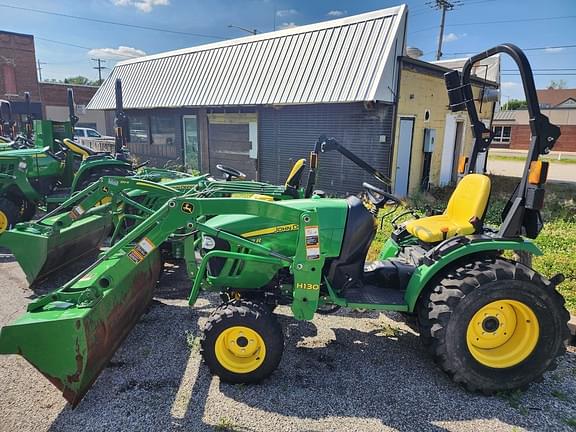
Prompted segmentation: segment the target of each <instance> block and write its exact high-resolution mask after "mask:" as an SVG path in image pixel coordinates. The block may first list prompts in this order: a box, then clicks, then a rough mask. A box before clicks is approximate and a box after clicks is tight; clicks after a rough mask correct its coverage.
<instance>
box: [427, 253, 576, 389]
mask: <svg viewBox="0 0 576 432" xmlns="http://www.w3.org/2000/svg"><path fill="white" fill-rule="evenodd" d="M423 304H427V305H428V306H427V311H425V313H426V315H427V317H428V319H427V320H424V322H423V323H421V324H422V326H423V327H424V328H422V333H423V334H426V335H430V337H431V340H430V341H431V344H430V347H429V349H430V351H431V353H432V355H433V357H434V358H435V360H436V361H437V363H438V364H439V365H440V367H441V368H442V369H443V370H444V371H445V372H447V373H448V374H449V375H450V376H451V377H452V379H453V380H454V381H456V382H457V383H460V384H462V385H464V386H465V387H466V388H467V389H468V390H470V391H481V392H483V393H485V394H493V393H495V392H500V391H509V390H515V389H523V388H526V387H527V386H528V385H529V384H530V383H531V382H533V381H535V380H538V379H540V378H541V376H542V374H543V373H544V372H545V371H546V370H548V369H553V368H554V367H555V360H556V358H557V357H558V356H561V355H562V354H563V353H564V352H565V350H566V343H567V341H568V339H569V331H568V326H567V322H568V320H569V317H570V316H569V313H568V311H567V310H566V309H565V307H564V299H563V298H562V296H561V295H560V294H559V293H558V292H557V291H556V289H555V287H554V286H553V285H552V284H551V283H550V282H549V281H547V280H546V279H544V278H543V277H542V276H540V275H539V274H538V273H536V272H534V271H533V270H531V269H530V268H528V267H525V266H524V265H522V264H520V263H515V262H510V261H506V260H504V259H486V260H480V261H477V262H474V263H470V264H467V265H465V266H464V267H460V268H458V269H456V270H455V271H453V272H451V273H450V275H449V276H447V277H446V278H445V279H443V280H441V281H440V283H439V284H438V285H437V286H436V287H435V288H434V289H433V290H432V292H431V293H430V294H429V299H428V301H425V302H423Z"/></svg>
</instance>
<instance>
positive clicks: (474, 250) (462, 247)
mask: <svg viewBox="0 0 576 432" xmlns="http://www.w3.org/2000/svg"><path fill="white" fill-rule="evenodd" d="M466 239H467V240H468V242H465V240H466ZM450 240H453V241H452V242H450V241H447V242H443V243H441V244H440V245H438V246H437V247H435V248H434V249H432V250H430V251H429V252H428V253H427V254H426V256H425V258H424V263H423V264H421V265H420V266H419V267H418V268H416V270H415V271H414V273H413V274H412V277H411V278H410V281H409V282H408V287H407V288H406V294H405V295H404V298H405V300H406V303H407V304H408V310H409V311H410V312H414V308H415V306H416V302H417V301H418V298H419V297H420V294H421V293H422V291H424V289H425V288H426V287H427V286H428V284H429V283H430V281H432V280H433V279H434V278H435V276H439V275H441V272H442V270H444V269H446V268H450V267H451V266H450V264H452V263H454V262H455V261H465V258H466V257H472V256H473V255H479V254H482V253H486V252H498V253H501V252H502V251H505V250H513V251H526V252H529V253H531V254H533V255H542V251H541V250H540V249H539V248H538V246H536V245H535V244H534V243H533V242H532V241H531V240H528V239H523V238H520V239H493V238H489V237H477V236H469V237H455V238H454V239H450ZM463 240H464V241H463Z"/></svg>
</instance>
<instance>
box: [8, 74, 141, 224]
mask: <svg viewBox="0 0 576 432" xmlns="http://www.w3.org/2000/svg"><path fill="white" fill-rule="evenodd" d="M116 89H117V94H116V102H117V108H116V124H117V127H116V131H117V133H116V135H117V136H116V155H115V156H112V155H111V154H110V153H107V152H101V153H97V152H95V151H94V150H92V149H90V148H88V147H85V146H82V145H81V144H78V143H76V142H74V141H73V140H72V139H71V138H73V130H74V124H75V123H76V122H77V121H78V118H77V117H76V116H75V114H74V99H73V93H72V90H71V89H68V106H69V111H70V121H67V122H54V121H48V120H34V135H35V140H34V141H35V145H33V146H29V148H19V149H17V150H7V151H4V152H1V153H0V233H1V232H3V231H5V230H7V229H10V228H12V227H13V226H14V225H15V224H16V223H18V222H23V221H27V220H30V219H32V217H33V216H34V214H35V212H36V208H37V207H38V206H45V207H46V208H47V209H48V210H50V209H52V208H54V207H56V206H57V205H58V204H60V203H62V202H64V201H65V200H66V199H68V198H69V197H70V196H72V195H73V194H75V193H77V192H78V191H81V190H82V189H84V188H86V187H87V186H88V185H90V184H91V183H93V182H94V181H96V180H98V179H99V178H100V177H102V176H106V175H115V176H128V175H134V174H135V172H136V170H137V169H138V168H139V167H136V166H134V165H133V162H132V161H131V159H130V157H129V155H128V152H127V149H126V147H125V142H126V137H125V134H124V131H125V130H126V129H127V122H128V120H127V117H126V116H125V114H124V111H123V109H122V94H121V84H120V82H119V81H118V82H117V85H116Z"/></svg>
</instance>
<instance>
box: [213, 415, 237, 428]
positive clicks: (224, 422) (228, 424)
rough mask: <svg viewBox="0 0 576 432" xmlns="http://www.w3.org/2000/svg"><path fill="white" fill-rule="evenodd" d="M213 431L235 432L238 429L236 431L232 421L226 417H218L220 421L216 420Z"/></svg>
mask: <svg viewBox="0 0 576 432" xmlns="http://www.w3.org/2000/svg"><path fill="white" fill-rule="evenodd" d="M214 430H217V431H225V432H234V431H237V430H238V429H236V425H235V424H234V422H232V420H230V419H229V418H226V417H220V419H218V423H217V424H216V425H215V426H214Z"/></svg>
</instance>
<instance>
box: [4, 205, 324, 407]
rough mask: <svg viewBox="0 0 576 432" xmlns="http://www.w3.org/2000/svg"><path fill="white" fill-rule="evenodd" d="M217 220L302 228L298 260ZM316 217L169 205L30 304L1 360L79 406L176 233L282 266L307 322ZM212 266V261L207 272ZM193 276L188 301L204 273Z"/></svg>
mask: <svg viewBox="0 0 576 432" xmlns="http://www.w3.org/2000/svg"><path fill="white" fill-rule="evenodd" d="M216 214H247V215H255V216H260V217H263V218H269V219H275V220H280V221H283V222H284V223H292V224H298V226H299V228H298V230H299V234H298V240H297V248H296V253H295V255H294V256H284V255H282V254H279V253H277V252H275V251H273V250H271V249H269V248H267V247H265V246H262V245H260V244H257V243H253V242H251V241H250V240H247V239H244V238H242V237H240V236H238V235H234V234H231V233H227V232H224V231H221V230H219V229H216V228H210V227H208V226H206V225H205V224H203V223H202V222H200V221H202V220H204V218H205V217H207V216H210V215H216ZM317 227H318V216H317V213H316V211H315V210H300V209H296V208H291V207H289V206H285V205H282V204H278V203H275V202H267V201H259V200H253V199H235V198H209V199H197V198H188V197H177V198H172V199H170V200H169V201H168V202H167V203H166V204H164V205H163V206H162V207H161V208H160V209H159V210H157V211H156V212H155V213H154V214H153V215H151V216H150V217H149V218H148V219H146V220H145V221H144V222H142V223H141V224H140V225H138V226H137V227H136V228H135V229H134V230H133V231H131V232H130V233H129V234H128V235H126V237H124V238H123V239H121V240H120V241H119V242H118V243H116V244H115V245H114V246H112V247H111V248H110V249H108V250H107V251H106V252H105V253H103V254H102V255H101V257H100V258H99V259H98V260H97V261H96V262H95V263H94V264H92V265H91V266H89V267H88V268H86V269H85V270H84V271H82V272H81V273H80V274H78V275H77V276H76V277H74V278H73V279H72V280H71V281H69V282H68V283H66V284H65V285H64V286H62V287H61V288H59V289H57V290H56V291H53V292H52V293H50V294H48V295H46V296H44V297H41V298H39V299H37V300H35V301H33V302H32V303H30V304H29V306H28V310H27V312H26V313H25V314H24V315H23V316H21V317H20V318H18V319H17V320H16V321H14V322H13V323H11V324H9V325H7V326H4V327H3V328H2V330H1V332H0V353H2V354H19V355H21V356H23V357H24V358H25V359H26V360H27V361H28V362H30V363H31V364H32V365H33V366H34V367H36V368H37V369H38V370H39V371H40V372H41V373H42V374H44V375H45V376H46V377H47V378H48V379H49V380H50V381H51V382H52V383H53V384H54V385H55V386H56V387H58V388H59V389H60V390H61V391H62V393H63V396H64V397H65V398H66V399H67V400H68V401H69V402H70V403H71V404H72V405H73V406H75V405H76V404H77V403H78V402H79V401H80V400H81V399H82V397H83V395H84V394H85V393H86V391H87V390H88V389H89V388H90V385H91V384H92V382H93V381H94V380H95V379H96V378H97V377H98V374H99V373H100V371H101V370H102V369H103V368H104V367H105V366H106V364H107V363H108V361H109V360H110V358H111V357H112V356H113V354H114V352H115V351H116V349H117V348H118V346H119V345H120V343H121V342H122V340H123V339H124V337H126V336H127V334H128V333H129V331H130V330H131V328H132V327H133V326H134V325H135V324H136V322H137V321H138V319H139V317H140V315H141V314H142V313H143V312H144V311H145V309H146V308H147V306H148V304H149V302H150V301H151V299H152V293H153V289H154V286H155V282H156V280H157V278H158V276H159V272H160V262H161V260H160V254H159V252H158V245H160V244H162V242H164V241H166V240H167V239H168V238H169V237H170V236H171V235H172V234H173V233H174V232H176V231H181V230H184V231H186V232H188V233H192V232H206V233H209V234H210V235H212V236H216V237H221V238H225V239H227V240H228V241H230V242H232V243H235V244H237V245H241V246H244V247H245V248H246V252H245V253H242V254H238V255H239V256H238V258H239V259H245V260H255V261H260V262H262V261H263V262H270V261H272V260H273V261H274V262H282V263H284V264H285V265H286V266H287V267H289V269H290V271H291V272H292V273H293V275H294V291H293V296H294V304H293V306H292V309H293V311H294V314H295V316H296V318H299V319H310V318H311V317H312V316H313V314H314V311H315V310H316V307H317V305H318V297H319V286H320V279H321V269H322V267H323V265H324V255H323V254H321V255H320V256H313V257H311V256H310V255H309V254H308V252H307V250H308V249H307V247H306V246H307V245H310V244H314V242H316V244H317V246H318V247H319V246H320V245H319V243H318V242H319V239H318V238H317V237H314V236H313V235H311V232H312V231H313V230H314V229H316V231H315V232H316V236H317ZM208 259H210V254H207V255H206V256H205V257H204V258H203V261H202V264H201V266H202V265H204V268H205V263H206V262H207V260H208ZM193 277H194V283H193V288H192V292H191V295H190V301H191V302H193V300H195V298H196V297H197V295H198V291H199V289H200V286H201V283H202V280H203V278H204V274H203V272H202V271H199V272H197V273H196V274H195V275H193Z"/></svg>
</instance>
